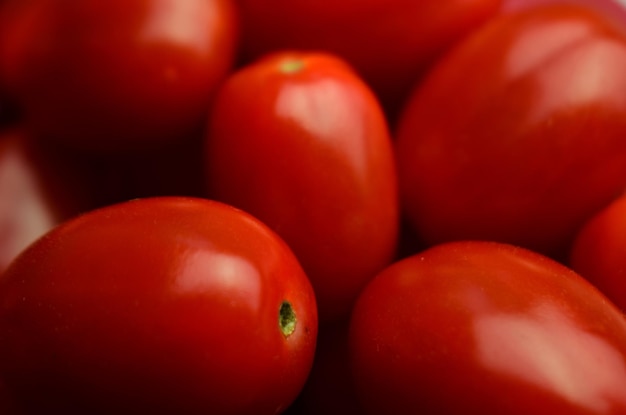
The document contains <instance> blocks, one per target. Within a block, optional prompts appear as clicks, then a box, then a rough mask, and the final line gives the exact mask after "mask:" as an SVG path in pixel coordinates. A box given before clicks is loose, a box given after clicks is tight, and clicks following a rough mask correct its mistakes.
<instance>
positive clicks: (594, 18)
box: [396, 5, 626, 257]
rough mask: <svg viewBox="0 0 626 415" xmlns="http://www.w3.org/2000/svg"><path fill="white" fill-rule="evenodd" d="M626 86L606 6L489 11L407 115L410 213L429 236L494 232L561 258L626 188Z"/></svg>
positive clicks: (622, 55) (400, 157)
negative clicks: (494, 14) (490, 16)
mask: <svg viewBox="0 0 626 415" xmlns="http://www.w3.org/2000/svg"><path fill="white" fill-rule="evenodd" d="M470 69H471V70H470ZM623 91H626V38H625V37H624V36H623V35H622V34H621V33H620V32H618V31H617V30H616V29H614V27H613V26H612V25H611V24H609V23H608V22H607V21H606V20H605V19H603V18H602V17H600V16H599V15H596V14H593V13H592V12H591V11H589V10H588V9H584V8H578V7H574V6H565V5H561V6H552V7H545V8H537V9H529V10H528V11H527V12H525V13H519V14H515V15H509V16H506V17H503V18H500V19H496V20H493V21H492V22H491V23H490V24H488V25H487V26H485V27H484V28H483V30H480V31H479V32H477V33H475V35H474V36H472V37H471V38H469V39H468V40H467V41H466V42H464V43H462V44H461V45H459V47H458V48H456V49H455V50H454V51H453V52H452V53H451V54H449V55H448V56H447V57H446V58H445V59H443V60H442V61H441V62H440V64H439V65H438V66H437V67H436V68H435V69H434V70H433V71H432V72H431V74H430V75H429V77H428V78H427V79H426V80H425V81H424V83H423V84H422V85H421V87H420V88H419V89H418V90H417V91H416V92H415V94H414V95H413V97H412V99H411V102H410V103H409V105H408V106H407V108H406V110H405V112H404V113H403V115H402V119H401V121H400V125H399V129H398V133H397V141H396V155H397V162H398V168H399V181H400V189H401V190H400V191H401V197H402V204H403V208H404V209H405V211H406V213H407V216H408V218H409V221H410V223H412V224H413V226H414V227H415V229H416V230H417V232H419V234H420V235H421V237H422V238H423V239H424V241H426V243H428V244H435V243H439V242H443V241H449V240H455V239H488V240H498V241H503V242H509V243H513V244H516V245H522V246H525V247H529V248H532V249H534V250H537V251H540V252H543V253H546V254H550V255H554V256H555V257H556V256H559V257H560V256H562V255H563V254H564V253H565V252H567V251H568V247H569V244H570V243H571V240H572V238H573V236H574V235H575V233H576V230H577V229H578V228H579V227H580V226H582V224H583V223H584V221H585V220H586V219H587V218H589V217H590V216H591V215H593V214H594V213H595V212H596V211H597V210H599V209H601V208H602V207H603V206H605V205H606V204H608V203H609V202H610V201H611V200H612V199H613V198H614V197H615V196H616V195H617V194H618V193H619V192H621V191H622V189H623V188H624V186H626V139H625V138H626V94H624V92H623Z"/></svg>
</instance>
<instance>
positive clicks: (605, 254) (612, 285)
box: [570, 196, 626, 312]
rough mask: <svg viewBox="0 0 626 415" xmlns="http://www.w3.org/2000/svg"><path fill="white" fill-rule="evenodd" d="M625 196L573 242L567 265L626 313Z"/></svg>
mask: <svg viewBox="0 0 626 415" xmlns="http://www.w3.org/2000/svg"><path fill="white" fill-rule="evenodd" d="M625 229H626V196H622V197H620V198H618V199H617V200H615V201H614V202H613V203H611V204H610V205H609V206H607V207H606V208H605V209H603V210H602V211H600V212H598V213H597V214H596V215H594V216H593V217H592V218H591V219H590V220H589V221H588V222H587V223H586V224H585V226H584V227H583V228H582V229H581V231H580V232H579V233H578V235H577V236H576V239H575V240H574V245H573V248H572V252H571V256H570V265H571V266H572V268H573V269H574V270H576V271H577V272H578V273H580V275H582V276H583V277H585V278H587V279H588V280H589V281H591V282H592V283H593V284H594V285H595V286H596V287H598V288H599V289H600V291H602V292H603V293H604V294H606V296H607V297H609V298H610V299H611V300H613V302H614V303H615V304H617V305H618V306H620V308H621V309H622V310H623V311H624V312H626V232H625V231H624V230H625Z"/></svg>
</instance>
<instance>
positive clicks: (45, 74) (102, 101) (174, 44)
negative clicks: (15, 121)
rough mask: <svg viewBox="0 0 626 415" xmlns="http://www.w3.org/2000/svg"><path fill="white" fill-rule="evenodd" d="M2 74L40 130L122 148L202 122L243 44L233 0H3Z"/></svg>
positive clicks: (96, 146)
mask: <svg viewBox="0 0 626 415" xmlns="http://www.w3.org/2000/svg"><path fill="white" fill-rule="evenodd" d="M5 8H6V9H7V11H5V13H4V14H5V17H4V20H5V21H6V22H7V26H8V27H7V28H5V29H4V38H3V39H4V41H3V42H2V44H1V46H0V54H1V55H0V56H1V57H2V59H1V60H0V61H1V62H3V64H2V65H0V79H1V81H2V83H3V84H4V85H5V86H6V89H7V91H8V92H9V93H11V94H12V95H13V96H14V97H15V99H16V101H17V102H18V104H19V105H20V107H21V109H22V111H23V114H24V117H25V118H26V120H27V123H28V124H29V125H32V128H33V130H34V131H35V132H36V135H37V136H44V137H46V139H47V140H53V141H55V142H58V143H61V144H63V145H66V146H69V147H72V148H78V149H81V150H88V151H92V152H97V153H100V152H103V153H119V152H128V151H132V150H137V149H144V148H146V147H155V146H158V145H160V144H162V143H164V142H171V141H176V140H177V139H178V138H179V137H180V136H185V135H186V134H189V133H190V132H191V131H195V130H197V129H198V128H203V126H204V124H203V123H204V121H205V117H206V112H207V111H208V108H209V104H210V99H211V97H212V95H213V93H214V90H215V88H216V87H217V85H218V84H219V82H221V81H222V79H223V78H224V77H225V76H226V74H227V73H228V72H229V71H230V69H231V67H232V65H233V61H234V55H235V52H236V45H237V36H238V32H237V22H236V14H235V10H234V9H233V6H232V4H231V3H230V0H187V1H178V0H135V1H130V2H129V1H126V0H70V1H67V0H29V1H17V2H13V1H9V2H7V6H5Z"/></svg>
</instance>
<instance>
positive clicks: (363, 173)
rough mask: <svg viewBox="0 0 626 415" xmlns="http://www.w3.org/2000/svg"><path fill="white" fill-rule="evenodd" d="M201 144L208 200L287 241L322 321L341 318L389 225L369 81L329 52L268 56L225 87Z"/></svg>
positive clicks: (384, 157)
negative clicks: (306, 278) (251, 218)
mask: <svg viewBox="0 0 626 415" xmlns="http://www.w3.org/2000/svg"><path fill="white" fill-rule="evenodd" d="M242 120H245V121H242ZM206 143H207V145H206V166H207V182H208V186H209V194H210V196H211V197H212V198H215V199H218V200H222V201H224V202H226V203H228V204H231V205H234V206H237V207H239V208H241V209H243V210H246V211H248V212H250V213H252V214H253V215H254V216H256V217H257V218H259V219H260V220H262V221H263V222H264V223H266V224H267V225H269V226H270V227H271V228H272V229H274V230H275V231H276V232H277V233H278V234H279V235H281V236H282V237H283V239H285V241H286V242H287V243H288V244H289V246H290V247H291V248H292V249H293V250H294V252H295V254H296V256H297V257H298V259H299V260H300V263H301V264H302V265H303V267H304V270H305V271H306V273H307V275H308V276H309V279H310V280H311V282H312V284H313V287H314V289H315V293H316V296H317V301H318V308H319V312H320V316H321V318H323V319H324V320H329V319H334V318H339V316H343V315H347V313H348V312H349V310H350V307H351V304H352V302H353V300H354V299H355V298H356V296H357V294H358V292H359V291H360V289H361V288H362V287H363V286H364V285H365V283H366V282H367V281H368V280H369V279H370V278H372V277H373V276H374V275H375V274H376V273H377V272H378V271H380V270H381V269H382V268H383V267H385V266H386V265H388V264H389V263H390V262H391V261H392V260H393V257H394V255H395V248H396V242H397V241H396V240H397V237H398V227H399V225H398V201H397V178H396V171H395V161H394V158H393V148H392V143H391V137H390V133H389V129H388V126H387V123H386V120H385V117H384V114H383V112H382V109H381V108H380V105H379V103H378V101H377V100H376V98H375V96H374V94H373V93H372V92H371V90H370V89H369V88H368V87H367V85H366V84H365V83H363V82H362V81H361V79H360V78H359V77H358V76H357V75H356V74H355V73H354V72H353V71H352V70H351V69H350V68H349V67H348V66H347V65H346V64H345V63H344V62H343V60H341V59H339V58H337V57H335V56H333V55H329V54H325V53H291V52H281V53H277V54H274V55H270V56H267V57H266V58H264V59H261V60H259V61H257V62H256V63H254V64H251V65H249V66H246V67H245V68H243V69H241V70H240V71H238V72H236V73H235V74H233V75H232V76H231V77H230V78H229V79H227V80H226V82H225V83H224V84H223V86H222V88H221V89H220V91H219V93H218V95H217V97H216V99H215V104H214V107H213V110H212V113H211V117H210V121H209V129H208V133H207V141H206Z"/></svg>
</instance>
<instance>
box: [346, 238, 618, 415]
mask: <svg viewBox="0 0 626 415" xmlns="http://www.w3.org/2000/svg"><path fill="white" fill-rule="evenodd" d="M349 335H350V350H351V362H352V368H353V377H354V380H355V387H356V391H357V394H358V396H359V399H360V400H361V403H362V404H363V408H364V409H365V410H366V413H371V414H380V413H386V414H407V413H425V414H455V413H467V414H484V415H491V414H494V415H495V414H499V415H501V414H511V415H516V414H530V413H532V414H567V415H573V414H612V415H617V414H625V413H626V389H625V388H624V385H625V384H626V318H625V317H624V315H623V314H622V313H621V312H620V311H619V310H618V309H617V308H616V307H615V306H614V305H613V304H612V303H610V302H609V301H607V300H606V297H604V296H603V295H602V294H601V293H600V292H599V291H598V290H596V289H595V287H593V286H592V285H591V284H589V283H588V282H587V281H586V280H584V279H583V278H582V277H580V276H579V275H577V274H575V273H574V272H573V271H572V270H570V269H569V268H566V267H564V266H563V265H561V264H560V263H557V262H556V261H553V260H550V259H548V258H547V257H544V256H541V255H538V254H536V253H534V252H532V251H527V250H525V249H522V248H517V247H514V246H511V245H506V244H499V243H492V242H471V241H470V242H450V243H447V244H442V245H439V246H436V247H433V248H430V249H428V250H426V251H424V252H422V253H420V254H416V255H414V256H412V257H409V258H407V259H405V260H402V261H400V262H397V263H395V264H394V265H392V266H391V267H389V268H387V269H386V270H385V271H383V272H382V273H381V274H379V276H378V277H376V278H375V279H374V280H373V281H372V282H371V283H370V284H369V285H368V286H367V287H366V288H365V289H364V291H363V292H362V294H361V296H360V298H359V300H358V301H357V303H356V306H355V308H354V312H353V315H352V321H351V326H350V334H349Z"/></svg>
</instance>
